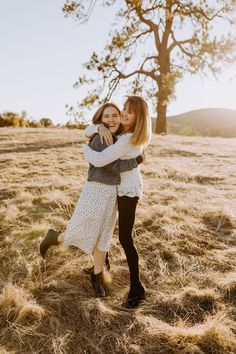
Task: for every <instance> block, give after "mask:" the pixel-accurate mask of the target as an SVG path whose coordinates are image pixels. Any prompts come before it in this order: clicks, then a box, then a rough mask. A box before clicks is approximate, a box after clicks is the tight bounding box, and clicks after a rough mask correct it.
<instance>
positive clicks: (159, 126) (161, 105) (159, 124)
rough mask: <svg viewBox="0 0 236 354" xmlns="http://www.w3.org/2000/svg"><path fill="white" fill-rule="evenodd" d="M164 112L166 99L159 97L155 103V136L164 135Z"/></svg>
mask: <svg viewBox="0 0 236 354" xmlns="http://www.w3.org/2000/svg"><path fill="white" fill-rule="evenodd" d="M166 111H167V104H166V99H163V98H161V97H160V95H159V97H158V102H157V120H156V128H155V133H156V134H161V133H164V134H166Z"/></svg>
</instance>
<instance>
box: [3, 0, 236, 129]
mask: <svg viewBox="0 0 236 354" xmlns="http://www.w3.org/2000/svg"><path fill="white" fill-rule="evenodd" d="M117 3H119V2H117ZM63 4H64V1H63V0H50V1H49V0H11V1H5V0H0V53H1V54H0V113H1V112H3V111H14V112H18V113H20V112H21V111H22V110H26V112H27V113H28V115H29V116H30V117H32V118H35V119H37V120H38V119H40V118H42V117H49V118H51V119H52V120H53V122H54V123H65V122H66V121H68V120H69V118H68V117H67V116H66V109H65V105H66V104H67V103H69V104H71V105H75V104H76V102H77V101H78V100H80V99H81V98H83V96H84V95H85V94H86V92H84V95H82V93H81V92H78V91H77V90H76V89H73V84H74V82H75V81H76V79H77V78H78V76H80V75H81V74H83V67H82V63H84V62H86V61H87V60H88V59H89V57H90V54H91V53H92V52H93V51H98V52H99V51H100V50H102V48H103V47H104V45H105V43H106V41H107V35H108V32H109V29H110V27H111V23H112V22H113V20H114V13H115V11H114V10H113V9H112V8H110V9H106V8H105V7H102V8H101V7H99V6H96V8H95V9H94V12H93V13H92V16H91V18H90V20H89V23H88V24H87V25H83V26H82V27H81V26H78V24H77V23H76V22H75V21H73V20H72V18H65V17H64V15H63V13H62V11H61V8H62V5H63ZM235 92H236V64H235V65H233V66H231V67H228V68H226V70H225V71H224V74H223V75H222V76H221V78H220V80H219V81H218V82H217V81H215V79H213V78H212V79H211V80H208V81H204V82H202V81H201V79H200V78H199V77H196V78H193V77H191V78H189V77H188V78H186V79H185V80H184V81H182V82H181V83H179V84H178V85H177V88H176V100H174V101H173V102H171V103H170V105H169V109H168V114H169V115H173V114H179V113H182V112H186V111H189V110H193V109H200V108H207V107H225V108H233V109H236V94H235ZM80 95H81V96H80ZM124 95H125V92H123V93H121V92H119V95H116V96H114V97H113V101H115V102H117V103H118V104H122V100H123V97H124Z"/></svg>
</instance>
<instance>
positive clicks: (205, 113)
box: [153, 108, 236, 138]
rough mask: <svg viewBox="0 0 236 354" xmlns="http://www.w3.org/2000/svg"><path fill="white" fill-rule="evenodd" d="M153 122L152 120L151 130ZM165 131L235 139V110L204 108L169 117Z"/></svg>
mask: <svg viewBox="0 0 236 354" xmlns="http://www.w3.org/2000/svg"><path fill="white" fill-rule="evenodd" d="M155 121H156V119H153V128H154V127H155ZM167 129H168V132H169V133H171V134H180V135H190V136H192V135H200V136H219V137H229V138H235V137H236V110H234V109H227V108H205V109H198V110H193V111H189V112H185V113H182V114H178V115H174V116H170V117H168V118H167ZM153 131H154V130H153Z"/></svg>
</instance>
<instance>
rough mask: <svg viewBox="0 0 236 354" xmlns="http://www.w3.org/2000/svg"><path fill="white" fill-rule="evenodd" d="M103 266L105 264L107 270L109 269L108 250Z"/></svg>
mask: <svg viewBox="0 0 236 354" xmlns="http://www.w3.org/2000/svg"><path fill="white" fill-rule="evenodd" d="M105 266H106V269H107V270H108V271H109V270H110V269H111V264H110V259H109V254H108V252H107V253H106V258H105Z"/></svg>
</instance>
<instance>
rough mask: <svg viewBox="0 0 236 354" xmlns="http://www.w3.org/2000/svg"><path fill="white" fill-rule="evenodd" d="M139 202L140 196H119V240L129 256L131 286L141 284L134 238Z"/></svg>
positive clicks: (127, 256)
mask: <svg viewBox="0 0 236 354" xmlns="http://www.w3.org/2000/svg"><path fill="white" fill-rule="evenodd" d="M137 203H138V197H133V198H131V197H127V196H124V197H118V210H119V240H120V243H121V245H122V247H123V249H124V251H125V255H126V258H127V262H128V266H129V271H130V283H131V287H136V286H139V285H140V280H139V267H138V253H137V251H136V248H135V246H134V243H133V238H132V230H133V226H134V220H135V211H136V206H137Z"/></svg>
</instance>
